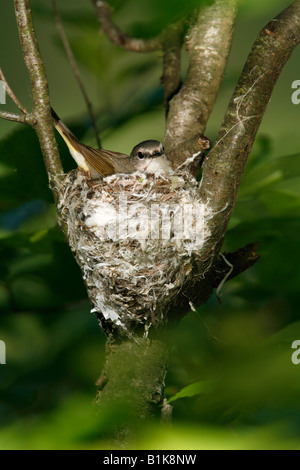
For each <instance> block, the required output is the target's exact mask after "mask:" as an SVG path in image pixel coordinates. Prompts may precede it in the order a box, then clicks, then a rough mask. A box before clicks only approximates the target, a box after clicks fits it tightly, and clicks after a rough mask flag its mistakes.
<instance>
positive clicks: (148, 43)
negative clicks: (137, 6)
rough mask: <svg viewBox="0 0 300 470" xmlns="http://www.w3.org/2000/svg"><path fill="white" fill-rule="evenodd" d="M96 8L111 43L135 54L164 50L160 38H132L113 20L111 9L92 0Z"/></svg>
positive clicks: (100, 22)
mask: <svg viewBox="0 0 300 470" xmlns="http://www.w3.org/2000/svg"><path fill="white" fill-rule="evenodd" d="M92 3H93V4H94V6H95V10H96V14H97V19H98V22H99V24H100V25H101V27H102V30H103V31H104V33H105V34H106V36H107V37H108V38H109V39H110V41H111V42H113V43H114V44H116V45H117V46H121V47H123V49H127V50H128V51H133V52H154V51H158V50H161V49H162V44H161V39H160V37H159V36H157V37H155V38H151V39H137V38H132V37H131V36H129V35H128V34H126V33H124V32H123V31H121V29H120V28H119V27H118V26H117V25H116V24H115V23H114V22H113V21H112V19H111V7H110V6H109V5H108V4H107V3H106V2H103V1H102V0H92Z"/></svg>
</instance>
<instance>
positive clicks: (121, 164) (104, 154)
mask: <svg viewBox="0 0 300 470" xmlns="http://www.w3.org/2000/svg"><path fill="white" fill-rule="evenodd" d="M85 158H86V160H87V162H88V163H89V164H90V165H91V166H92V167H93V168H95V170H96V171H98V173H100V174H101V175H102V176H109V175H112V174H114V173H133V172H134V168H133V167H132V165H131V164H130V162H129V156H128V155H125V154H124V153H119V152H111V151H110V150H104V149H93V148H92V147H89V146H88V145H86V146H85Z"/></svg>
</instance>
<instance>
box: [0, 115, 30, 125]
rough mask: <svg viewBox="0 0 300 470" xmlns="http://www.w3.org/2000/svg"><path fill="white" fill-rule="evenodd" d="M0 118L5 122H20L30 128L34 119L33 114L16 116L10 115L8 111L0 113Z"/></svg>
mask: <svg viewBox="0 0 300 470" xmlns="http://www.w3.org/2000/svg"><path fill="white" fill-rule="evenodd" d="M0 118H1V119H6V120H7V121H15V122H20V123H22V124H30V125H31V126H32V125H34V124H35V118H34V116H33V114H30V113H26V114H17V113H10V112H8V111H0Z"/></svg>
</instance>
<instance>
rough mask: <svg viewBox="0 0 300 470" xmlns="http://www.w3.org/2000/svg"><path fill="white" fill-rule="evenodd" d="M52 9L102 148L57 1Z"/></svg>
mask: <svg viewBox="0 0 300 470" xmlns="http://www.w3.org/2000/svg"><path fill="white" fill-rule="evenodd" d="M52 7H53V11H54V17H55V24H56V28H57V31H58V33H59V35H60V38H61V41H62V43H63V46H64V48H65V51H66V54H67V57H68V59H69V62H70V66H71V69H72V71H73V73H74V76H75V78H76V80H77V82H78V85H79V88H80V90H81V93H82V95H83V98H84V100H85V103H86V106H87V109H88V113H89V115H90V118H91V122H92V126H93V129H94V133H95V137H96V141H97V145H98V147H99V148H101V141H100V138H99V132H98V129H97V125H96V119H95V114H94V111H93V106H92V103H91V102H90V99H89V97H88V94H87V91H86V89H85V86H84V84H83V80H82V77H81V74H80V71H79V68H78V65H77V62H76V59H75V57H74V54H73V51H72V49H71V46H70V43H69V40H68V38H67V35H66V33H65V30H64V28H63V25H62V21H61V16H60V13H59V10H58V8H57V3H56V0H52Z"/></svg>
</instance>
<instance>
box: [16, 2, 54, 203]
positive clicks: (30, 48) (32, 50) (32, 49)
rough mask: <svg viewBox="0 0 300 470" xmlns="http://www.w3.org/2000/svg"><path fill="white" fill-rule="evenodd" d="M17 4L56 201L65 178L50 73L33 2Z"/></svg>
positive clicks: (39, 132)
mask: <svg viewBox="0 0 300 470" xmlns="http://www.w3.org/2000/svg"><path fill="white" fill-rule="evenodd" d="M14 1H15V12H16V19H17V25H18V29H19V35H20V40H21V45H22V49H23V55H24V60H25V64H26V66H27V69H28V72H29V76H30V81H31V87H32V96H33V102H34V110H33V115H34V117H35V119H36V125H35V129H36V132H37V135H38V138H39V141H40V146H41V150H42V153H43V157H44V162H45V166H46V170H47V173H48V177H49V182H50V187H51V189H52V191H53V194H54V197H55V198H56V196H57V192H58V190H59V187H60V183H61V181H62V178H63V168H62V166H61V162H60V158H59V153H58V148H57V144H56V140H55V137H54V129H53V124H52V119H51V114H50V99H49V91H48V83H47V77H46V71H45V67H44V63H43V60H42V57H41V53H40V50H39V47H38V43H37V39H36V34H35V30H34V27H33V22H32V15H31V8H30V0H14Z"/></svg>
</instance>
